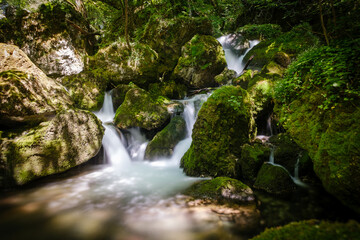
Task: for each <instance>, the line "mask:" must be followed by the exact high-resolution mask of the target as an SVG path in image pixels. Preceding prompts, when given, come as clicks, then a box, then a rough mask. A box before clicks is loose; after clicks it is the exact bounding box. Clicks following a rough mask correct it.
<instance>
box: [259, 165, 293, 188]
mask: <svg viewBox="0 0 360 240" xmlns="http://www.w3.org/2000/svg"><path fill="white" fill-rule="evenodd" d="M254 188H256V189H261V190H264V191H266V192H268V193H272V194H280V195H281V194H287V193H291V192H293V191H294V190H295V189H296V185H295V183H294V182H293V180H292V179H291V177H290V175H289V172H288V171H287V170H286V169H284V168H283V167H281V166H276V165H273V164H270V163H264V164H263V165H262V167H261V169H260V171H259V173H258V175H257V177H256V181H255V183H254Z"/></svg>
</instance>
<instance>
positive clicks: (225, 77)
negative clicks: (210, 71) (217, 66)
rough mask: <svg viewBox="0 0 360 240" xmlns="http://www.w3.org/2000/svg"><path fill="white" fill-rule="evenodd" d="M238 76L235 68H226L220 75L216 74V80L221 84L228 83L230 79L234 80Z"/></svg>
mask: <svg viewBox="0 0 360 240" xmlns="http://www.w3.org/2000/svg"><path fill="white" fill-rule="evenodd" d="M235 76H236V72H235V71H234V70H229V69H228V68H225V69H224V71H222V72H221V73H220V74H219V75H216V76H215V82H217V83H218V84H219V85H226V84H227V83H229V82H230V81H232V80H233V79H234V78H235Z"/></svg>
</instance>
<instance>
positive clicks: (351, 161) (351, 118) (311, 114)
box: [276, 91, 360, 213]
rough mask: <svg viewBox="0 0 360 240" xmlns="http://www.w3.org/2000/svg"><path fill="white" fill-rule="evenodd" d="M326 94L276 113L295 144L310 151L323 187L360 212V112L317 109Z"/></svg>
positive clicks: (348, 107) (305, 97) (313, 94)
mask: <svg viewBox="0 0 360 240" xmlns="http://www.w3.org/2000/svg"><path fill="white" fill-rule="evenodd" d="M323 94H324V92H323V91H312V92H309V93H306V94H304V95H302V96H301V98H299V99H298V100H295V101H293V102H291V103H290V104H288V105H283V106H277V107H276V109H277V114H278V115H279V116H280V120H281V121H282V122H283V125H284V127H285V128H286V129H287V131H288V132H289V134H290V135H291V137H292V138H293V139H294V140H295V142H296V143H297V144H298V145H299V146H300V147H301V148H303V149H305V150H306V151H308V153H309V156H310V158H311V159H312V160H313V163H314V171H315V173H316V175H317V176H318V177H319V179H320V180H321V182H322V184H323V186H324V188H325V189H326V190H327V191H328V192H329V193H331V194H332V195H334V196H335V197H337V198H338V199H339V200H340V201H341V202H342V203H343V204H345V205H347V206H349V207H351V208H352V209H353V210H355V211H357V212H358V213H359V212H360V204H359V203H360V157H359V156H360V150H359V149H360V145H359V144H360V122H359V121H358V119H359V118H360V110H359V109H357V108H355V107H354V106H352V105H341V104H340V105H338V106H337V107H336V108H334V109H332V110H329V111H322V110H320V109H319V108H318V106H319V105H320V104H322V102H323V101H324V97H323Z"/></svg>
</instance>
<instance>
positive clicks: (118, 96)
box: [112, 84, 137, 111]
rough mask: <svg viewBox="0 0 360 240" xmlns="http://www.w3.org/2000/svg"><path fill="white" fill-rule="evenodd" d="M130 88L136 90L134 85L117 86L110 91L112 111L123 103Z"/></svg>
mask: <svg viewBox="0 0 360 240" xmlns="http://www.w3.org/2000/svg"><path fill="white" fill-rule="evenodd" d="M132 88H137V86H136V85H135V84H119V85H117V86H116V87H115V88H114V89H113V90H112V100H113V106H114V111H116V109H118V107H120V105H121V104H122V103H123V102H124V100H125V96H126V93H127V92H128V91H129V90H130V89H132Z"/></svg>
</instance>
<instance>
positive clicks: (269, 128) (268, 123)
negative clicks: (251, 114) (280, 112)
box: [266, 115, 274, 137]
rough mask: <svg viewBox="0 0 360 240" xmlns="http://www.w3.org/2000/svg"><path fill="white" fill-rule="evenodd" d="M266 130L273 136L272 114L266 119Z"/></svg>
mask: <svg viewBox="0 0 360 240" xmlns="http://www.w3.org/2000/svg"><path fill="white" fill-rule="evenodd" d="M266 132H267V133H270V137H271V136H273V135H274V134H273V128H272V121H271V115H270V116H269V117H268V119H267V120H266Z"/></svg>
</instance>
